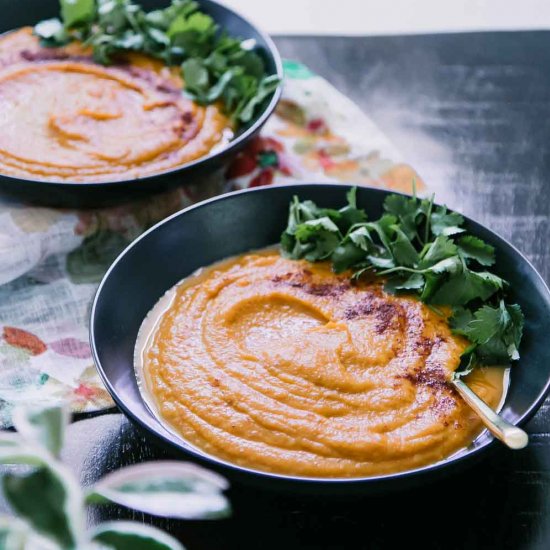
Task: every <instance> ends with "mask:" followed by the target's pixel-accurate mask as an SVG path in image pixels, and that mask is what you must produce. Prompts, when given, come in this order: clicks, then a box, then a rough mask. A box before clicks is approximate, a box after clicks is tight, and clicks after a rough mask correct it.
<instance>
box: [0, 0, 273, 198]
mask: <svg viewBox="0 0 550 550" xmlns="http://www.w3.org/2000/svg"><path fill="white" fill-rule="evenodd" d="M198 2H199V4H200V8H201V10H203V11H204V12H206V13H208V14H209V15H210V16H212V18H213V19H214V20H215V21H216V23H218V24H219V25H220V27H221V28H222V29H224V30H226V31H227V33H228V34H229V35H231V36H238V37H240V38H243V39H253V40H255V42H256V46H257V51H258V53H259V54H260V55H262V57H263V59H264V61H265V66H266V71H267V73H268V74H276V75H278V76H279V78H280V79H282V77H283V69H282V62H281V57H280V55H279V52H278V51H277V48H276V47H275V44H274V43H273V41H272V40H271V39H270V38H269V36H267V35H266V34H264V33H263V32H262V31H260V30H259V29H258V28H256V27H255V26H254V25H253V24H252V23H250V22H249V21H247V20H246V19H245V18H244V17H242V16H241V15H239V14H237V13H236V12H234V11H233V10H231V9H230V8H228V7H225V6H223V5H221V4H218V3H217V2H215V1H214V0H198ZM139 4H140V5H142V6H143V8H144V9H146V10H147V11H150V10H154V9H158V8H163V7H165V6H167V5H168V4H169V0H139ZM0 12H1V13H2V18H1V19H0V33H4V32H8V31H10V30H14V29H17V28H19V27H23V26H27V25H34V24H36V23H38V22H39V21H41V20H43V19H50V18H52V17H56V16H57V14H58V13H59V1H58V0H17V2H14V1H13V0H0ZM281 90H282V85H279V87H278V88H277V89H276V90H275V91H274V92H273V94H272V95H271V96H270V97H268V98H267V99H266V100H265V101H264V102H263V104H262V105H261V108H259V109H258V111H257V113H256V115H255V117H254V118H253V120H252V121H251V122H250V123H248V124H246V125H244V126H242V127H240V128H239V129H238V131H237V133H236V135H235V137H234V138H233V139H232V140H231V141H230V142H229V143H228V144H227V145H225V146H224V147H222V148H220V149H219V150H217V151H216V152H215V153H212V154H210V155H206V156H204V157H201V158H199V159H197V160H195V161H193V162H189V163H187V164H185V165H183V166H181V167H178V168H175V169H173V170H169V171H166V172H162V173H158V174H154V175H151V176H147V177H144V178H139V179H130V180H120V181H113V182H102V183H79V182H75V183H71V182H66V181H64V182H50V181H35V180H32V179H24V178H17V177H12V176H7V175H3V174H0V191H1V192H3V193H5V194H9V195H11V196H15V197H18V198H21V199H23V200H25V201H28V202H33V203H38V204H44V205H51V206H70V207H90V206H102V205H107V204H110V203H113V202H119V201H121V200H132V199H135V198H139V197H140V196H143V195H146V194H149V193H151V192H156V191H162V190H164V189H167V188H169V187H174V186H176V185H183V184H189V183H200V181H201V179H202V178H204V177H205V176H207V175H210V174H212V173H215V172H217V171H220V170H223V169H224V167H225V166H227V164H228V163H229V162H230V161H231V159H232V158H233V157H234V156H235V155H236V154H237V153H238V152H239V151H240V150H241V149H242V148H243V147H244V146H245V145H246V144H247V143H248V142H249V141H250V140H251V139H252V138H253V137H254V136H255V135H256V134H257V133H258V132H259V131H260V129H261V128H262V126H263V125H264V124H265V123H266V121H267V119H268V118H269V116H270V115H271V114H272V113H273V111H274V109H275V107H276V105H277V102H278V101H279V98H280V96H281Z"/></svg>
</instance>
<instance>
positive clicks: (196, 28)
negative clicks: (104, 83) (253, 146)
mask: <svg viewBox="0 0 550 550" xmlns="http://www.w3.org/2000/svg"><path fill="white" fill-rule="evenodd" d="M60 5H61V19H57V18H56V19H48V20H46V21H42V22H40V23H38V24H37V25H36V26H35V27H34V32H35V34H36V35H37V36H38V37H39V38H40V40H41V43H42V45H43V46H46V47H59V46H64V45H66V44H68V43H69V42H71V41H73V40H80V41H82V42H83V43H84V44H85V45H88V46H91V47H92V50H93V55H94V59H95V60H96V61H97V62H98V63H101V64H104V65H110V64H112V63H114V62H115V61H116V58H117V55H119V54H121V53H123V52H128V51H136V52H142V53H145V54H147V55H151V56H153V57H156V58H158V59H161V60H163V61H164V62H165V63H166V64H167V65H170V66H178V65H179V66H180V67H181V71H182V76H183V79H184V82H185V94H186V95H187V96H188V97H190V98H191V99H193V100H194V101H196V102H198V103H200V104H210V103H213V102H215V101H222V102H223V104H224V107H225V109H226V111H227V113H228V114H229V115H230V116H231V117H232V119H233V120H234V121H236V122H239V123H247V122H250V120H252V118H253V116H254V113H255V112H256V109H257V107H258V106H259V105H261V103H262V102H263V101H264V99H265V98H267V97H268V96H269V95H270V94H271V93H272V92H273V91H274V90H275V89H276V88H277V86H278V85H279V78H278V77H277V75H267V74H266V69H265V64H264V61H263V59H262V57H261V56H260V55H258V53H256V52H255V51H254V46H255V44H254V41H253V40H241V39H239V38H235V37H232V36H229V35H227V33H225V32H223V31H222V30H221V29H220V28H219V25H217V24H216V23H215V21H214V20H213V19H212V17H210V15H208V14H206V13H203V12H201V11H200V10H199V4H198V3H197V2H195V1H194V0H172V3H171V4H170V5H169V6H168V7H166V8H164V9H159V10H154V11H150V12H145V11H144V10H143V9H142V7H141V6H139V5H138V4H136V3H134V2H133V1H132V0H60Z"/></svg>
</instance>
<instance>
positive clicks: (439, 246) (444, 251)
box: [420, 235, 458, 268]
mask: <svg viewBox="0 0 550 550" xmlns="http://www.w3.org/2000/svg"><path fill="white" fill-rule="evenodd" d="M457 253H458V249H457V247H456V245H455V244H454V242H453V241H451V239H449V238H448V237H447V236H445V235H439V236H438V237H437V238H436V239H435V241H433V242H432V243H431V244H429V245H427V247H426V252H425V254H424V255H423V257H422V262H421V263H420V267H421V268H426V267H431V266H433V265H434V264H436V263H437V262H439V261H441V260H444V259H446V258H450V257H452V256H456V255H457Z"/></svg>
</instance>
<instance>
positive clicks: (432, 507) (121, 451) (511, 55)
mask: <svg viewBox="0 0 550 550" xmlns="http://www.w3.org/2000/svg"><path fill="white" fill-rule="evenodd" d="M276 41H277V44H278V46H279V47H280V49H281V52H282V54H283V55H284V56H285V57H290V58H294V59H298V60H300V61H302V62H304V63H306V64H307V65H309V66H310V67H311V68H312V69H313V70H314V71H316V72H318V73H320V74H322V75H323V76H325V77H326V78H327V79H329V80H330V81H331V82H333V83H334V84H335V85H336V86H337V87H338V88H339V89H341V90H342V91H343V92H344V93H346V94H348V95H349V96H350V97H351V98H352V99H353V100H354V101H356V102H357V103H358V104H359V105H360V106H361V107H362V108H363V109H364V110H365V112H366V113H367V114H368V115H369V116H371V117H372V118H373V119H374V121H375V122H376V123H377V124H378V125H379V126H380V127H381V128H382V130H383V131H384V132H386V134H387V135H388V137H389V138H390V139H391V140H392V141H393V142H394V143H395V144H396V146H397V147H398V148H400V149H401V151H402V152H403V155H404V156H405V158H406V159H407V160H408V161H409V162H410V163H411V164H412V165H413V166H414V167H415V168H416V169H417V170H418V171H419V173H420V174H421V175H422V177H423V179H424V180H425V181H426V182H427V183H428V185H429V186H431V187H432V188H434V189H435V190H436V192H437V198H438V201H440V202H447V204H448V205H449V206H451V207H453V208H458V209H460V210H462V211H463V212H464V213H466V214H468V215H470V216H472V217H474V218H475V219H477V220H479V221H481V222H482V223H485V224H487V225H488V226H489V227H491V228H492V229H494V230H495V231H497V232H498V233H500V234H501V235H502V236H504V237H505V238H507V239H509V240H510V241H511V242H512V243H514V244H515V245H516V246H517V247H518V248H519V249H520V250H521V251H522V252H524V253H525V254H526V255H527V256H528V258H529V259H530V260H532V262H533V263H534V265H535V266H536V267H537V268H538V269H539V271H540V272H541V273H542V275H543V277H544V278H545V279H546V281H548V280H549V278H550V246H549V241H550V174H549V170H550V153H549V143H550V33H547V32H528V33H523V32H519V33H480V34H456V35H432V36H414V37H413V36H411V37H373V38H349V37H348V38H329V37H322V38H321V37H317V38H316V37H307V38H300V37H292V38H290V37H288V38H284V37H283V38H278V39H277V40H276ZM517 368H521V365H519V366H518V367H517ZM548 368H549V369H550V365H549V366H548ZM549 409H550V404H549V401H547V402H546V403H545V405H544V406H543V407H542V408H541V410H540V411H539V413H538V414H537V415H536V416H535V418H534V419H533V420H532V421H531V422H530V423H529V424H528V426H527V429H528V431H529V433H530V437H531V443H530V445H529V447H528V448H527V449H525V450H522V451H516V452H513V451H509V450H506V449H504V448H503V447H500V446H499V447H498V448H495V450H494V452H493V453H492V454H491V455H490V456H488V457H487V458H486V459H485V460H484V461H483V462H482V463H481V464H479V465H477V466H475V467H473V468H472V469H470V470H468V471H466V472H464V473H461V474H459V475H457V476H454V477H453V478H450V479H448V480H445V481H442V482H438V483H436V484H433V485H430V486H426V487H423V488H421V489H418V490H415V491H410V492H407V493H396V494H393V495H384V496H380V497H375V498H369V499H360V498H359V499H357V498H356V499H353V500H347V501H346V500H340V501H332V500H327V499H322V498H317V499H315V500H303V499H300V498H297V497H289V496H286V497H281V496H277V495H272V494H268V493H263V492H260V491H255V490H251V489H248V488H245V487H240V486H235V487H233V488H232V490H231V492H230V497H231V500H232V503H233V506H234V516H233V518H232V519H230V520H224V521H220V522H185V523H184V522H174V521H166V520H158V519H155V520H153V519H152V518H150V517H143V516H142V515H140V514H132V513H131V512H128V511H125V510H122V509H120V508H115V507H111V508H106V509H102V510H92V511H91V513H90V522H92V523H93V522H96V521H97V520H98V519H99V518H107V517H109V518H115V517H136V518H138V519H143V520H145V521H147V522H152V523H154V524H156V525H159V526H160V527H163V528H166V529H168V530H169V531H170V532H172V533H174V534H176V535H177V536H178V537H180V538H181V540H182V542H184V543H185V545H186V547H187V548H188V549H190V550H196V549H209V550H210V549H212V550H214V549H216V550H222V549H249V548H250V549H260V548H320V549H328V548H331V549H332V548H334V549H339V548H365V549H366V548H373V549H379V548H380V549H382V548H411V547H414V546H417V545H418V546H419V547H420V548H425V549H432V548H433V549H439V548H444V549H449V548H468V549H471V548H473V549H476V548H513V549H544V548H550V433H549V432H550V429H549V428H550V425H549V421H550V413H549ZM163 456H165V455H164V452H163V451H160V450H158V449H156V448H155V447H153V446H152V445H151V444H150V443H148V442H147V441H146V440H145V439H143V437H142V436H141V435H140V434H139V433H138V432H137V431H136V430H135V429H134V428H133V427H132V426H131V425H130V424H129V423H128V421H127V420H126V419H125V418H124V417H123V416H122V415H120V414H105V415H101V416H97V417H95V418H86V419H81V420H79V421H77V422H75V423H74V424H73V425H72V426H71V428H70V430H69V435H68V444H67V448H66V450H65V458H66V460H67V462H68V463H69V464H70V465H71V467H72V468H74V470H75V471H76V472H77V473H78V475H79V476H80V479H81V481H82V483H83V484H89V483H91V482H92V481H94V480H95V479H97V478H99V477H100V476H101V475H103V474H105V473H106V472H109V471H111V470H113V469H116V468H118V467H120V466H121V465H124V464H131V463H134V462H139V461H143V460H149V459H156V458H161V457H163Z"/></svg>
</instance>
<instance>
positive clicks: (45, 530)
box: [2, 455, 83, 548]
mask: <svg viewBox="0 0 550 550" xmlns="http://www.w3.org/2000/svg"><path fill="white" fill-rule="evenodd" d="M38 459H42V457H40V455H38ZM2 488H3V492H4V496H5V497H6V500H7V501H8V502H9V504H10V506H11V508H12V509H13V511H14V512H15V513H17V514H18V516H20V517H21V518H22V519H24V520H26V521H27V522H28V523H29V525H31V526H32V527H33V529H35V530H36V531H37V533H39V534H41V535H43V536H44V537H47V538H49V539H50V540H52V541H54V542H55V543H56V544H58V545H60V546H61V547H62V548H73V547H75V546H76V545H77V544H78V542H79V541H80V539H81V537H82V532H83V517H82V516H83V506H82V505H83V498H82V493H81V490H80V487H79V486H78V484H77V483H76V481H75V480H74V479H73V478H72V475H71V473H70V472H69V471H68V470H66V469H65V468H64V467H63V466H62V465H60V464H57V463H52V464H50V466H43V467H40V468H37V469H35V470H33V471H31V472H30V473H28V474H20V473H18V474H13V473H7V474H4V476H3V477H2Z"/></svg>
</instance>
